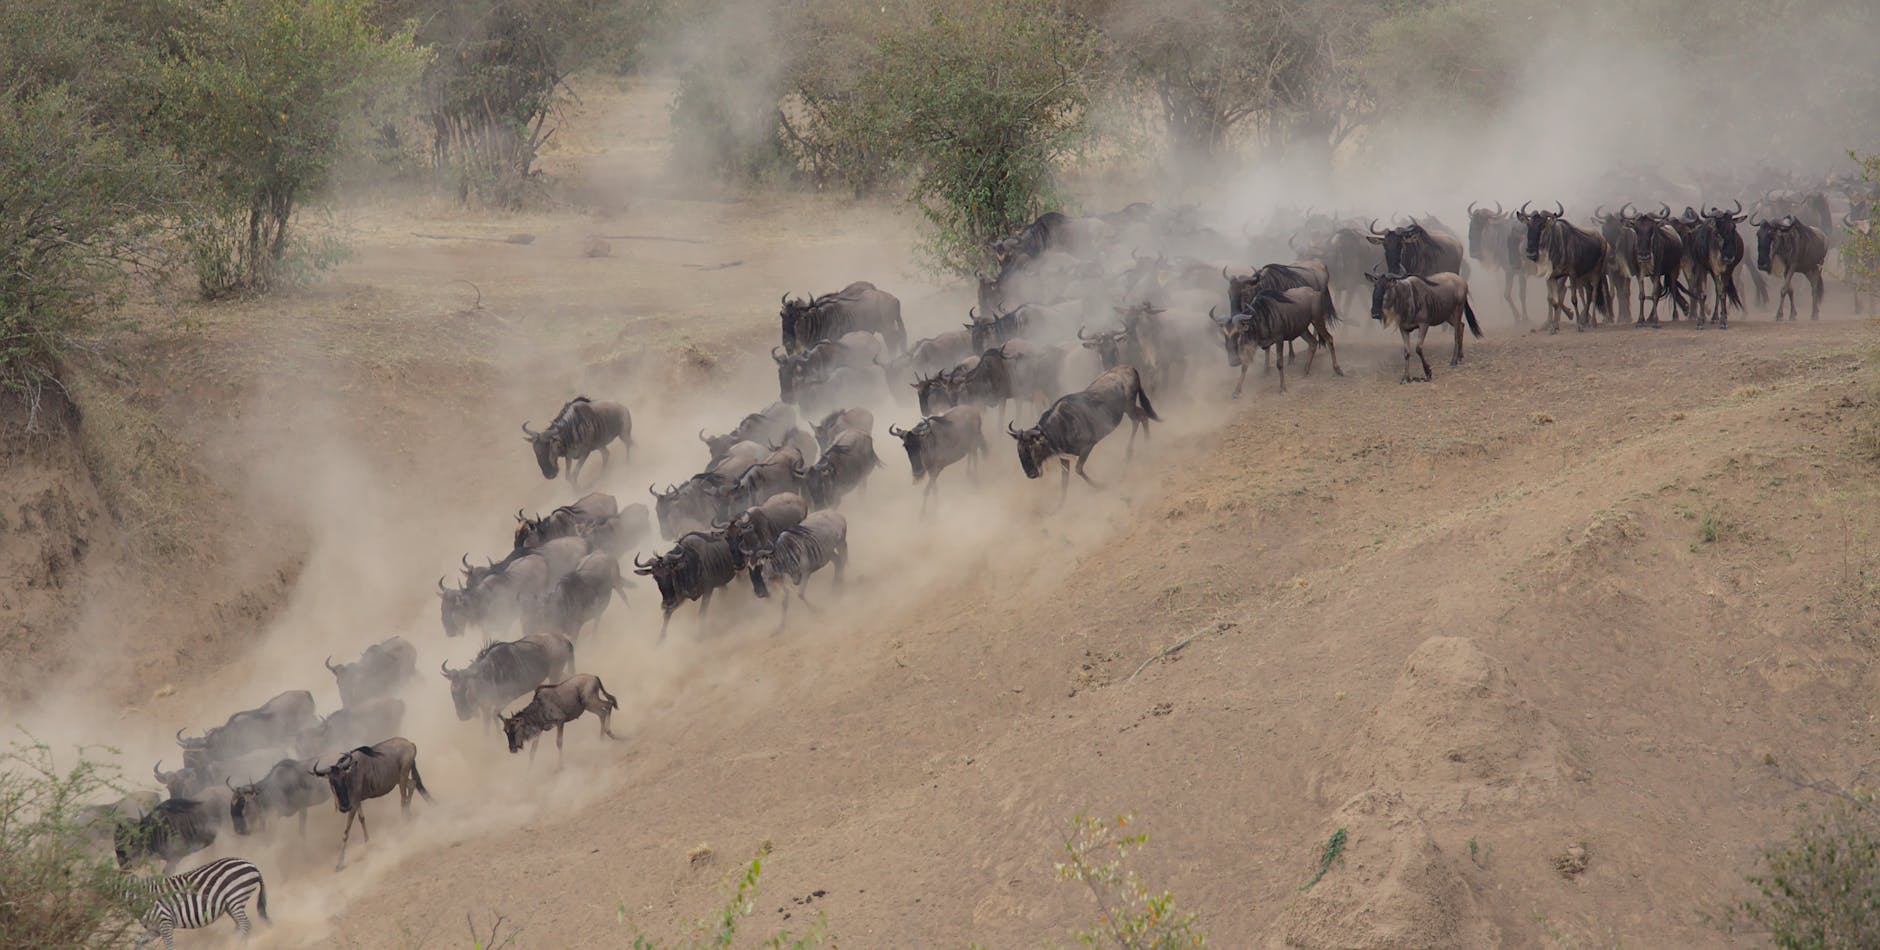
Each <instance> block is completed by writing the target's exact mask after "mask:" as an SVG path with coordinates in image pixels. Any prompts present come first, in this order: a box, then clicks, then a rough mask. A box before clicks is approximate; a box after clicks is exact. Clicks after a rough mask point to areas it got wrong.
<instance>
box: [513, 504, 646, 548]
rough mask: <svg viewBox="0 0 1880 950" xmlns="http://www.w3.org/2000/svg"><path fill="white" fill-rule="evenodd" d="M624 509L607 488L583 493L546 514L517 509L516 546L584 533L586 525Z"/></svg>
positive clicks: (526, 545)
mask: <svg viewBox="0 0 1880 950" xmlns="http://www.w3.org/2000/svg"><path fill="white" fill-rule="evenodd" d="M619 513H620V503H619V502H618V501H616V500H615V499H614V496H612V495H609V494H607V493H606V492H598V491H597V492H589V493H587V494H585V495H582V496H581V497H580V498H579V499H577V500H576V501H575V503H574V504H572V505H562V506H561V507H560V508H557V509H555V510H554V511H551V512H549V513H548V514H546V515H537V516H535V517H533V518H529V517H525V516H524V515H523V514H522V509H520V508H518V509H516V535H515V546H516V547H518V548H539V547H541V546H542V545H544V544H547V543H548V542H550V541H553V540H555V539H556V538H566V537H570V536H573V535H577V534H581V533H582V529H583V528H588V527H592V526H593V525H596V524H599V523H600V522H602V521H604V520H606V519H608V518H611V517H613V516H614V515H616V514H619Z"/></svg>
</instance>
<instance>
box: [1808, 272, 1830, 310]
mask: <svg viewBox="0 0 1880 950" xmlns="http://www.w3.org/2000/svg"><path fill="white" fill-rule="evenodd" d="M1825 289H1826V287H1825V286H1824V285H1823V284H1822V282H1821V268H1819V267H1817V268H1815V269H1814V270H1811V271H1809V272H1808V319H1810V320H1819V319H1821V292H1822V291H1823V290H1825Z"/></svg>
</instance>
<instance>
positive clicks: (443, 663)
mask: <svg viewBox="0 0 1880 950" xmlns="http://www.w3.org/2000/svg"><path fill="white" fill-rule="evenodd" d="M437 668H438V669H440V670H442V671H444V675H445V676H449V675H450V661H449V660H439V661H437Z"/></svg>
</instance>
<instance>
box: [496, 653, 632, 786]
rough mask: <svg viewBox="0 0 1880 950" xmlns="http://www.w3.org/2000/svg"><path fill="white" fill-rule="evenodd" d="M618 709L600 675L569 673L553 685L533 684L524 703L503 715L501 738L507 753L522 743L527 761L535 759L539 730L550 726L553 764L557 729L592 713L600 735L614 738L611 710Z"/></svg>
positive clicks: (557, 752)
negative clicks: (527, 750)
mask: <svg viewBox="0 0 1880 950" xmlns="http://www.w3.org/2000/svg"><path fill="white" fill-rule="evenodd" d="M619 708H620V700H617V699H615V698H614V697H613V694H611V693H609V692H607V687H605V686H602V685H601V678H600V677H598V676H595V675H593V674H592V673H582V674H580V675H579V676H571V677H569V678H567V679H565V680H562V681H561V682H559V683H556V684H554V685H553V686H537V687H536V688H535V695H534V696H533V697H532V698H531V699H530V700H529V704H528V705H527V706H524V707H522V708H521V709H519V710H517V711H516V714H515V715H513V716H504V717H502V720H503V737H504V738H506V739H508V740H509V751H510V753H511V754H514V753H517V752H521V751H522V746H523V744H524V743H527V744H528V746H529V761H530V762H534V761H535V747H536V746H537V745H538V744H539V741H538V740H539V739H540V738H541V735H542V733H544V732H547V731H548V728H549V727H550V726H553V727H554V728H555V764H556V765H560V764H561V731H562V729H563V728H564V727H566V726H567V725H568V723H570V722H573V721H574V720H576V719H579V718H581V714H582V713H593V714H594V717H595V718H596V719H599V720H600V721H601V735H602V736H605V737H606V738H609V739H618V738H620V737H619V736H616V735H614V731H613V729H612V728H610V726H609V722H608V721H609V720H610V719H612V718H613V714H614V710H616V709H619Z"/></svg>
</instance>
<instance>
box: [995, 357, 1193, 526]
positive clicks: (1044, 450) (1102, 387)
mask: <svg viewBox="0 0 1880 950" xmlns="http://www.w3.org/2000/svg"><path fill="white" fill-rule="evenodd" d="M1124 416H1128V417H1129V422H1130V426H1129V444H1128V446H1127V447H1126V448H1125V449H1124V455H1123V458H1124V460H1125V461H1127V460H1128V459H1129V457H1130V456H1131V455H1133V454H1135V448H1136V430H1137V429H1141V430H1142V431H1143V433H1144V437H1145V438H1146V437H1147V434H1148V431H1149V423H1150V422H1151V421H1154V422H1160V421H1162V420H1161V417H1159V416H1157V415H1156V414H1155V407H1154V406H1152V405H1150V404H1149V394H1148V393H1146V392H1144V391H1143V388H1142V374H1140V373H1138V372H1136V368H1135V367H1133V366H1118V367H1116V368H1115V369H1110V370H1105V371H1104V372H1103V374H1102V375H1100V376H1098V377H1097V378H1096V379H1095V380H1092V381H1091V383H1090V385H1088V386H1086V387H1084V389H1083V391H1082V392H1075V393H1071V394H1070V395H1068V396H1062V397H1059V399H1058V401H1057V402H1054V403H1052V404H1051V408H1049V409H1046V410H1045V411H1044V415H1042V416H1039V417H1038V424H1037V425H1035V426H1032V427H1031V428H1029V429H1026V430H1024V431H1022V432H1021V431H1019V429H1018V428H1017V427H1016V426H1013V425H1011V424H1010V423H1007V424H1006V426H1005V432H1006V434H1007V435H1009V436H1011V437H1012V438H1013V440H1014V441H1016V442H1017V443H1018V464H1019V466H1020V467H1021V468H1023V469H1024V470H1025V477H1026V478H1038V477H1040V476H1042V475H1043V474H1044V466H1045V463H1047V462H1049V461H1051V460H1052V459H1057V460H1058V464H1059V466H1060V467H1061V468H1062V469H1063V476H1064V477H1063V479H1062V480H1061V481H1060V482H1059V484H1058V502H1059V503H1060V504H1062V503H1063V501H1064V497H1065V495H1066V494H1067V493H1069V491H1070V486H1071V462H1072V460H1075V461H1076V463H1077V477H1078V478H1081V479H1083V480H1084V482H1085V483H1086V484H1088V485H1090V486H1091V487H1092V488H1096V487H1098V486H1097V483H1096V482H1094V481H1092V480H1091V478H1090V476H1089V475H1088V474H1086V473H1085V472H1084V463H1085V462H1088V461H1089V460H1090V453H1091V452H1092V451H1093V450H1095V449H1096V447H1097V443H1099V442H1101V441H1103V438H1104V436H1107V435H1109V434H1110V433H1111V432H1114V431H1116V427H1117V426H1118V425H1119V424H1121V423H1122V421H1123V417H1124Z"/></svg>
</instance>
